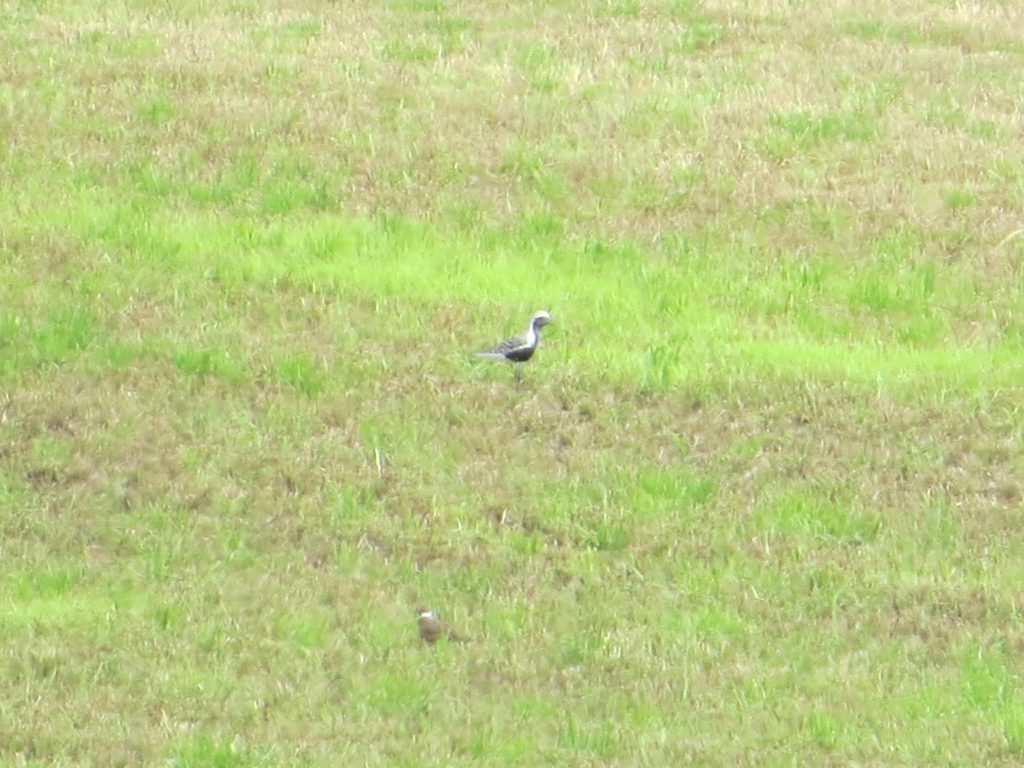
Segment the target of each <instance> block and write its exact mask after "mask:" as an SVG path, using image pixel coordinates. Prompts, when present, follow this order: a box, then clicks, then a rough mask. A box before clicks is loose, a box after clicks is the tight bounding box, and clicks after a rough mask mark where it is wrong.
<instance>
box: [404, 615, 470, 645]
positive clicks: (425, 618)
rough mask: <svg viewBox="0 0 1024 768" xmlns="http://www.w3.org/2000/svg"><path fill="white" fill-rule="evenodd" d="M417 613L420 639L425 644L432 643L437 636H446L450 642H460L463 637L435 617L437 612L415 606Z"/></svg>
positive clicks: (463, 639) (462, 640)
mask: <svg viewBox="0 0 1024 768" xmlns="http://www.w3.org/2000/svg"><path fill="white" fill-rule="evenodd" d="M416 613H417V614H419V625H420V640H422V641H423V642H424V643H426V644H427V645H434V644H435V643H436V642H437V639H438V638H439V637H447V638H448V640H449V641H450V642H453V643H462V642H465V638H464V637H462V636H461V635H459V634H458V633H457V632H455V631H454V630H452V629H451V627H449V626H448V625H447V624H445V623H444V622H443V621H441V620H440V619H439V618H437V614H436V613H434V612H433V611H431V610H429V609H427V608H417V609H416Z"/></svg>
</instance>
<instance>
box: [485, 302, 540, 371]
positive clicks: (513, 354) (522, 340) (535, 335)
mask: <svg viewBox="0 0 1024 768" xmlns="http://www.w3.org/2000/svg"><path fill="white" fill-rule="evenodd" d="M551 322H552V321H551V315H549V314H548V313H547V312H545V311H544V310H541V311H540V312H538V313H537V314H535V315H534V316H533V319H532V320H530V327H529V328H528V329H527V330H526V333H524V334H522V335H521V336H514V337H512V338H511V339H506V340H505V341H503V342H501V344H499V345H498V346H496V347H494V348H493V349H488V350H487V351H485V352H477V355H479V356H480V357H483V358H486V359H487V360H507V361H508V362H510V363H515V365H516V381H519V379H520V377H521V375H522V371H521V369H522V365H523V363H525V362H526V361H527V360H529V359H530V358H531V357H533V353H534V352H536V351H537V345H538V344H540V329H541V328H543V327H544V326H545V325H550V324H551Z"/></svg>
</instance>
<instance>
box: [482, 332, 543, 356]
mask: <svg viewBox="0 0 1024 768" xmlns="http://www.w3.org/2000/svg"><path fill="white" fill-rule="evenodd" d="M528 349H530V345H529V343H528V342H527V340H526V338H525V337H524V336H513V337H512V338H511V339H505V341H503V342H501V343H500V344H498V345H497V346H496V347H493V348H491V349H487V350H484V351H483V352H477V355H478V356H479V357H483V358H486V359H487V360H515V359H516V357H517V356H519V355H522V354H523V353H524V352H525V351H526V350H528ZM531 351H532V350H531Z"/></svg>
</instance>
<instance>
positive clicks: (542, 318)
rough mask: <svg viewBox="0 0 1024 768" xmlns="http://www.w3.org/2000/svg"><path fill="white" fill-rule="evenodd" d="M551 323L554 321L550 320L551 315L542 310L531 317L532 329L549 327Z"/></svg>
mask: <svg viewBox="0 0 1024 768" xmlns="http://www.w3.org/2000/svg"><path fill="white" fill-rule="evenodd" d="M552 322H554V321H553V320H552V319H551V315H549V314H548V313H547V312H545V311H544V310H543V309H542V310H541V311H540V312H538V313H537V314H535V315H534V316H533V327H534V328H543V327H544V326H545V325H551V323H552Z"/></svg>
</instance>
